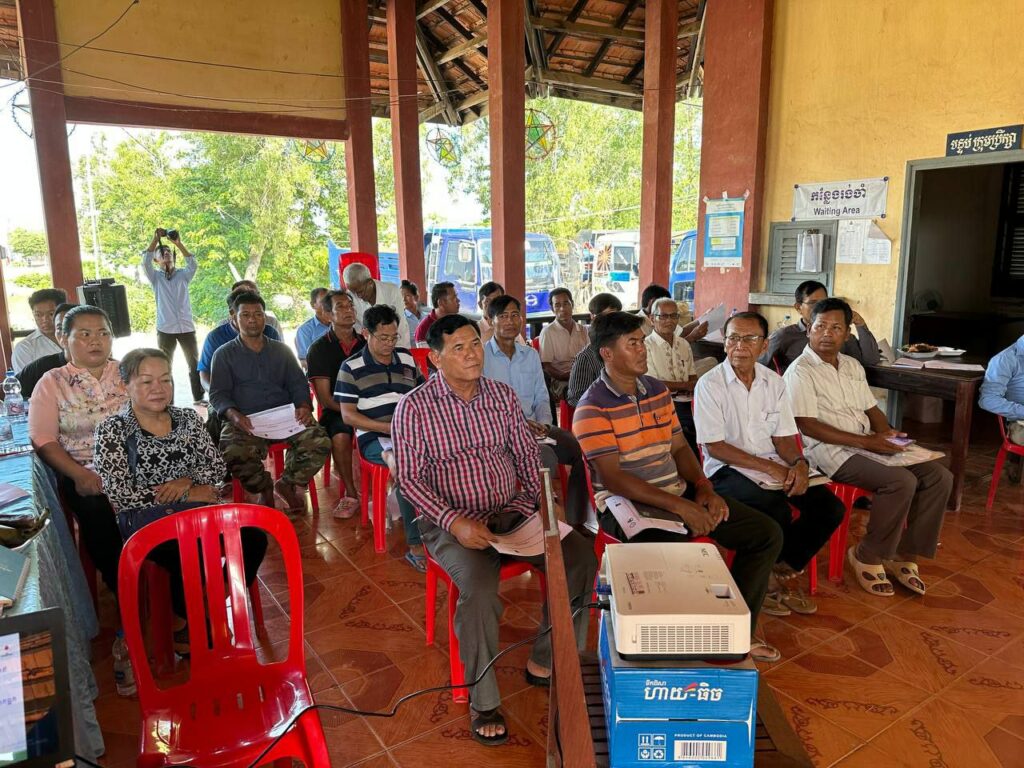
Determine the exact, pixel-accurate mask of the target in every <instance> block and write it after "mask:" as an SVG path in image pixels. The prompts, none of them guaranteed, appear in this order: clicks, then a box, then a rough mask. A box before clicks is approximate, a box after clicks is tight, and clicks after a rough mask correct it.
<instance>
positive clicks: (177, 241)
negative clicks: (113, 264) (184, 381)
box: [142, 227, 206, 405]
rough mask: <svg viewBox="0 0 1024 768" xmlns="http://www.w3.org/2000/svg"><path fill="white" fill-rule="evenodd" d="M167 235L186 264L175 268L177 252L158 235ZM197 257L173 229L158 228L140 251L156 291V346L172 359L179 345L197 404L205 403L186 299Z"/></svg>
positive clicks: (189, 309)
mask: <svg viewBox="0 0 1024 768" xmlns="http://www.w3.org/2000/svg"><path fill="white" fill-rule="evenodd" d="M164 237H166V238H167V239H168V240H170V241H171V243H172V244H173V245H174V247H175V248H177V249H178V250H179V251H181V254H182V255H183V256H184V257H185V266H184V268H182V269H178V268H177V267H176V263H175V262H176V256H177V255H176V254H175V252H174V250H173V249H172V248H171V247H170V246H169V245H164V244H163V242H162V241H161V238H164ZM196 268H197V267H196V257H195V256H193V255H192V254H191V253H190V252H189V250H188V248H186V247H185V245H184V244H183V243H182V242H181V237H180V236H179V235H178V230H176V229H162V228H159V227H158V228H157V230H156V232H155V233H154V234H153V239H152V240H151V241H150V243H149V247H148V248H147V249H146V250H145V251H143V253H142V271H143V272H144V273H145V275H146V279H147V280H149V283H150V285H152V286H153V293H154V294H156V338H157V346H159V347H160V350H161V351H162V352H163V353H164V354H165V355H167V357H168V359H170V360H174V348H175V347H176V346H178V345H179V344H180V345H181V351H182V352H184V353H185V360H186V361H187V362H188V380H189V384H190V385H191V387H192V399H193V400H194V401H195V404H196V405H205V404H206V396H205V393H204V391H203V384H202V382H201V381H200V380H199V371H198V370H197V368H196V365H197V363H198V362H199V348H198V345H197V343H196V326H195V324H194V323H193V322H192V301H191V299H190V298H189V292H188V289H189V283H191V282H192V278H193V277H195V275H196Z"/></svg>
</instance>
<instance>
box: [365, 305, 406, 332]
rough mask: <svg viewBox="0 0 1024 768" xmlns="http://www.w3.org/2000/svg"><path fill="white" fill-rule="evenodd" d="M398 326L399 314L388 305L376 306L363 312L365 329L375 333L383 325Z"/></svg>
mask: <svg viewBox="0 0 1024 768" xmlns="http://www.w3.org/2000/svg"><path fill="white" fill-rule="evenodd" d="M392 323H394V324H395V325H396V326H397V325H398V313H397V312H395V310H394V309H393V308H392V307H390V306H388V305H387V304H375V305H374V306H372V307H370V308H369V309H368V310H366V311H365V312H363V328H365V329H366V330H368V331H369V332H370V333H373V332H374V331H376V330H377V329H378V328H380V327H381V326H382V325H391V324H392Z"/></svg>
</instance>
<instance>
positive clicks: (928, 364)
mask: <svg viewBox="0 0 1024 768" xmlns="http://www.w3.org/2000/svg"><path fill="white" fill-rule="evenodd" d="M892 366H893V368H914V369H918V370H919V369H921V368H927V369H928V370H930V371H977V372H979V373H984V372H985V366H983V365H976V364H974V363H948V362H946V361H945V360H914V359H913V358H909V357H901V358H900V359H899V360H897V361H896V362H895V363H893V364H892Z"/></svg>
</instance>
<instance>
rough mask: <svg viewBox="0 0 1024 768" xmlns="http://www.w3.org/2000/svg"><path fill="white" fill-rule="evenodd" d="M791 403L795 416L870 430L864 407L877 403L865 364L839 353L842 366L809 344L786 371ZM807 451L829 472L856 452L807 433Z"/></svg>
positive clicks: (860, 432)
mask: <svg viewBox="0 0 1024 768" xmlns="http://www.w3.org/2000/svg"><path fill="white" fill-rule="evenodd" d="M784 378H785V382H786V392H787V394H788V396H789V404H790V406H791V407H792V409H793V416H795V417H796V418H801V417H806V418H811V419H817V420H818V421H821V422H823V423H825V424H828V425H829V426H831V427H835V428H836V429H841V430H843V431H844V432H852V433H853V434H855V435H868V434H871V422H870V421H869V420H868V417H867V414H866V413H865V411H868V410H870V409H871V408H873V407H875V406H877V405H878V401H877V400H876V399H875V396H874V395H873V394H871V388H870V387H869V386H868V381H867V377H866V376H865V375H864V367H863V366H862V365H861V364H860V363H858V362H857V361H856V360H854V359H853V358H852V357H847V356H846V355H844V354H842V353H840V355H839V369H838V370H836V368H835V367H833V366H832V365H830V364H829V363H826V362H825V361H824V360H822V359H821V358H820V357H818V355H817V354H816V353H815V351H814V350H813V349H811V348H810V346H808V347H806V348H804V351H803V352H801V353H800V356H799V357H798V358H797V359H796V360H794V361H793V362H792V363H791V364H790V366H789V368H787V369H786V375H785V377H784ZM804 448H805V451H804V452H805V453H806V454H807V455H808V457H810V460H811V461H812V462H813V463H814V465H815V466H816V467H817V468H818V469H820V470H821V471H822V472H824V473H825V474H826V475H832V474H834V473H835V472H836V470H837V469H839V467H841V466H842V465H843V463H844V462H845V461H846V460H847V459H849V458H850V457H851V456H853V455H854V452H853V451H852V450H851V449H849V448H847V447H846V446H843V445H833V444H832V443H823V442H820V441H818V440H815V439H814V438H811V437H807V436H806V435H805V436H804Z"/></svg>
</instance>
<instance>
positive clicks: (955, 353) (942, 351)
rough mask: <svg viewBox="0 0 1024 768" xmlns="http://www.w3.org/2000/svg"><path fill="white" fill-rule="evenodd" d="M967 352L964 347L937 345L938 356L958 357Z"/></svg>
mask: <svg viewBox="0 0 1024 768" xmlns="http://www.w3.org/2000/svg"><path fill="white" fill-rule="evenodd" d="M966 352H967V350H966V349H956V348H954V347H939V357H960V355H963V354H965V353H966Z"/></svg>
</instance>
